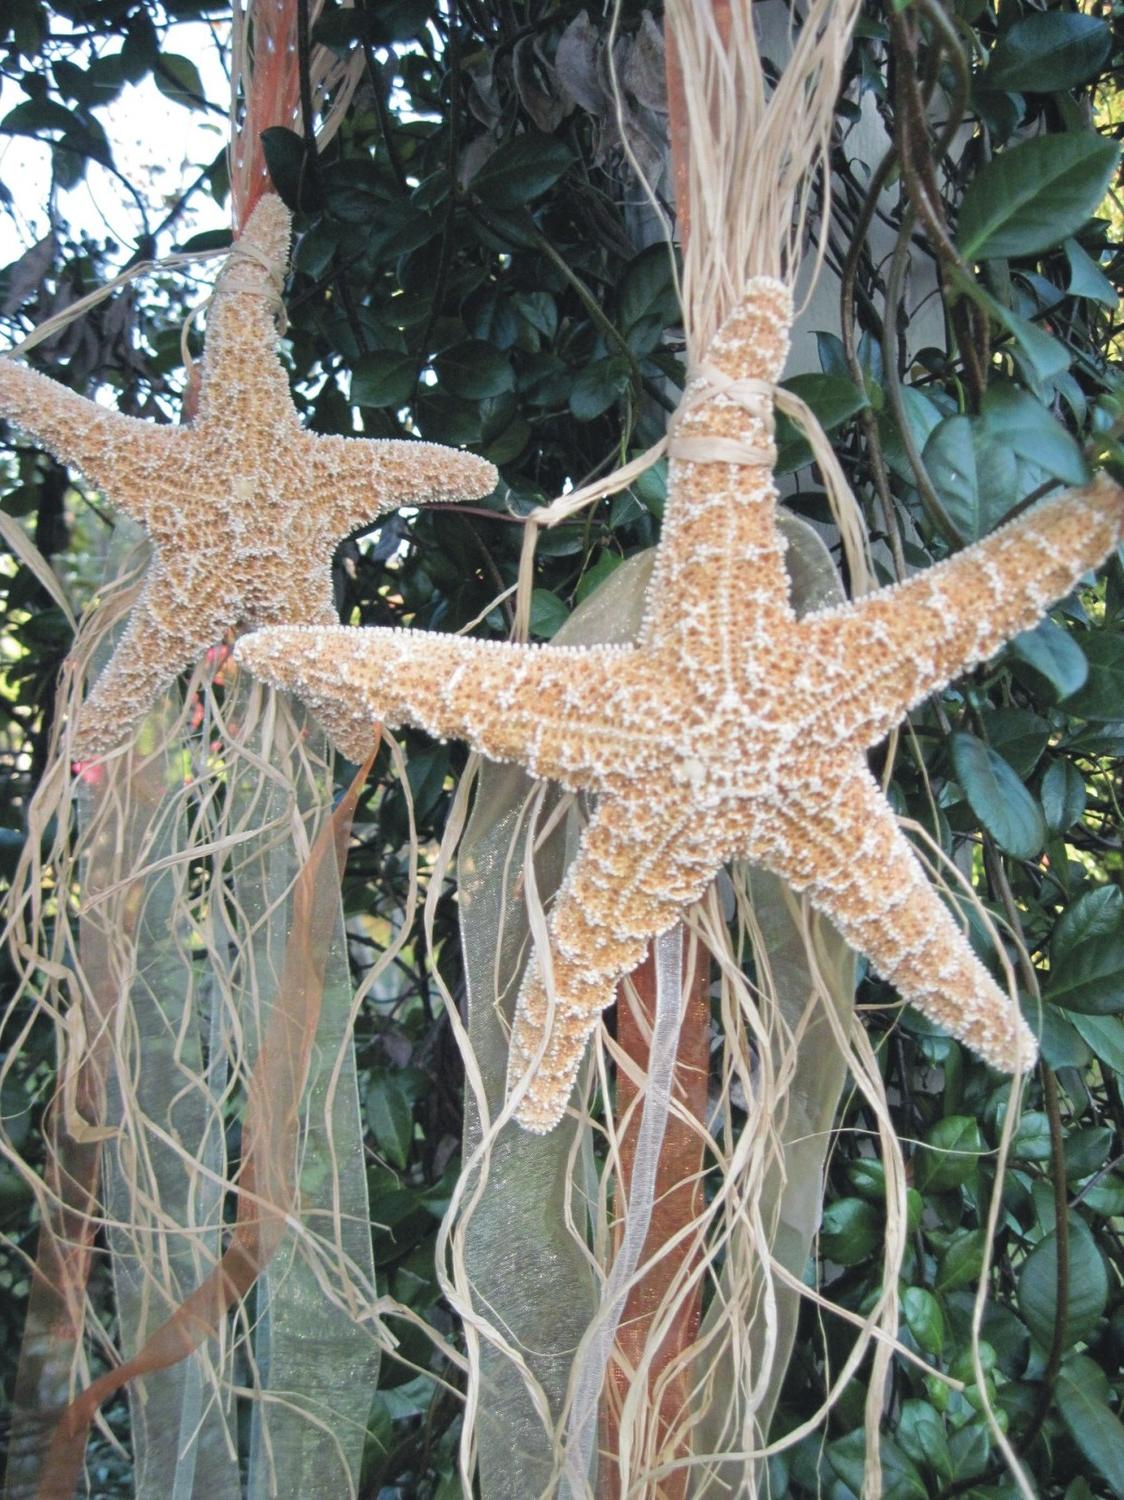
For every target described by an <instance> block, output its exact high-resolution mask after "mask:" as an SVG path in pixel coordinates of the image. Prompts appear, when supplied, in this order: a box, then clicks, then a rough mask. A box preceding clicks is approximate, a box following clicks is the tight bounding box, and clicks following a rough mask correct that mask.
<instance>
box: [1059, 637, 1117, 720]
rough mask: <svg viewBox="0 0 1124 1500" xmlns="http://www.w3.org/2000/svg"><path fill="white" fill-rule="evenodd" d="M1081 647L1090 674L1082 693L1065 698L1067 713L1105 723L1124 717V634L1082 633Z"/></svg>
mask: <svg viewBox="0 0 1124 1500" xmlns="http://www.w3.org/2000/svg"><path fill="white" fill-rule="evenodd" d="M1081 646H1082V649H1083V651H1084V652H1085V657H1086V659H1087V661H1088V663H1089V677H1088V681H1087V682H1086V683H1085V686H1084V687H1083V688H1082V689H1081V690H1080V692H1077V693H1075V694H1074V695H1073V697H1072V698H1069V699H1067V700H1066V705H1065V709H1066V713H1070V714H1076V715H1077V717H1078V718H1079V719H1096V720H1098V721H1100V722H1102V723H1114V722H1115V721H1116V720H1118V719H1121V718H1124V635H1115V634H1114V633H1113V632H1112V631H1109V630H1098V631H1097V632H1096V633H1095V634H1090V635H1083V636H1082V637H1081Z"/></svg>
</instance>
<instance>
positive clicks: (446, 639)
mask: <svg viewBox="0 0 1124 1500" xmlns="http://www.w3.org/2000/svg"><path fill="white" fill-rule="evenodd" d="M624 654H625V653H623V652H621V651H620V649H619V648H614V647H599V648H598V647H593V648H589V649H582V648H577V647H575V648H570V649H567V648H563V647H550V646H523V645H516V644H514V643H511V642H506V641H479V640H472V639H470V638H468V637H467V636H456V635H442V634H439V633H438V632H436V631H433V632H430V631H425V630H358V629H354V628H352V627H349V626H344V625H339V626H335V627H329V628H322V629H321V628H315V627H308V626H293V627H282V628H277V629H271V630H261V631H255V632H254V633H253V634H252V635H248V636H246V637H244V638H243V639H242V640H241V641H240V642H239V643H238V646H237V648H236V651H235V655H236V657H237V659H238V660H239V661H240V662H242V663H243V664H244V665H245V666H247V667H249V669H250V671H252V672H253V673H254V674H255V676H257V677H261V678H263V679H264V680H265V681H266V682H270V683H272V684H273V685H274V686H276V687H281V688H286V689H289V690H290V691H292V692H295V693H296V694H297V696H298V697H300V698H302V699H304V701H305V702H306V703H307V704H308V705H309V707H310V708H311V709H312V710H313V712H314V713H315V714H316V715H317V717H318V718H319V719H320V720H321V722H322V723H323V724H324V726H325V728H326V729H328V731H329V733H330V734H332V737H333V739H334V740H335V742H336V744H337V745H338V746H339V748H340V749H341V750H343V751H344V753H345V754H347V755H348V756H349V757H351V758H352V759H356V758H359V757H360V755H365V754H366V753H367V751H368V750H369V749H370V745H371V739H372V734H373V728H374V725H375V724H377V723H380V722H382V723H386V724H389V725H391V726H392V727H394V726H397V725H400V724H411V725H413V726H414V727H415V728H418V729H424V730H425V731H426V732H427V733H429V734H432V735H434V736H436V737H438V738H446V737H448V738H453V739H463V740H467V741H468V743H469V744H470V745H471V746H472V748H473V749H474V750H479V751H480V752H481V754H483V755H486V756H488V758H489V759H490V760H498V761H517V762H518V763H520V764H521V765H523V766H525V767H526V768H527V770H529V771H530V772H531V773H532V775H536V776H544V777H551V778H552V779H554V780H556V781H560V782H562V784H563V785H565V786H568V787H570V788H572V789H573V788H577V787H583V786H588V785H590V784H591V781H592V778H593V774H594V769H595V763H596V758H597V756H598V753H599V749H600V745H601V742H600V741H599V740H597V739H595V738H594V737H592V736H591V734H590V732H589V731H588V729H587V725H586V719H587V717H588V715H589V714H590V712H591V711H592V707H593V704H594V703H595V702H596V701H599V700H600V699H602V698H603V696H604V692H605V676H606V671H607V670H608V669H609V668H610V667H611V663H612V662H613V660H614V659H615V658H617V657H620V656H622V655H624ZM607 753H617V752H615V751H613V750H612V747H611V744H610V749H609V751H608V752H607Z"/></svg>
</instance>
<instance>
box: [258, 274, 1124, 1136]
mask: <svg viewBox="0 0 1124 1500" xmlns="http://www.w3.org/2000/svg"><path fill="white" fill-rule="evenodd" d="M791 317H792V302H791V297H790V295H789V293H788V291H787V289H786V288H785V287H784V286H783V285H782V284H781V283H780V282H777V281H773V280H771V279H768V278H758V279H756V280H754V281H752V282H751V283H750V285H749V290H748V295H747V297H746V299H745V300H744V301H743V303H742V304H741V305H740V306H739V308H738V309H737V310H736V311H735V313H734V314H733V315H732V316H731V317H730V318H729V319H728V320H727V322H726V324H725V325H724V327H723V328H722V329H721V330H720V331H719V333H718V334H717V336H716V337H715V339H714V341H713V343H712V345H711V348H710V350H709V354H708V357H707V360H706V362H705V364H704V366H703V367H702V369H701V370H700V371H699V372H698V373H697V374H696V375H695V377H694V378H693V380H692V381H691V382H690V383H689V385H688V389H687V392H686V396H685V400H684V405H683V407H682V408H681V410H680V414H679V417H678V419H677V421H676V423H675V428H674V430H673V434H672V439H671V445H670V452H671V455H672V461H671V467H670V474H669V485H668V505H667V512H666V517H665V522H664V531H663V537H662V540H661V542H660V548H659V554H658V560H657V563H656V569H655V572H654V575H653V579H652V584H651V587H650V592H649V596H648V599H647V601H646V615H645V620H644V624H643V627H642V630H641V634H640V638H639V641H638V643H637V645H636V646H635V647H591V648H571V649H565V648H559V647H551V646H523V645H515V644H507V643H502V642H495V643H494V642H487V641H473V640H464V639H459V638H453V637H448V636H441V635H435V634H428V633H425V632H420V631H386V630H347V629H342V628H336V629H311V630H309V629H306V630H300V629H297V630H293V629H289V630H268V631H264V632H262V633H260V634H254V635H251V636H249V637H247V638H246V639H245V640H244V641H243V642H242V643H241V644H240V646H239V648H238V652H237V654H238V656H239V657H240V658H241V659H242V660H243V661H244V662H245V663H246V664H247V665H248V666H249V667H250V668H251V669H252V670H253V671H254V672H256V673H258V674H259V675H260V676H263V677H265V678H266V679H267V680H268V681H271V682H274V683H277V684H281V685H283V686H285V687H289V688H292V689H294V690H295V691H296V692H297V693H299V694H300V695H301V696H302V697H304V698H305V699H307V701H308V703H309V704H310V705H311V706H312V707H313V708H314V709H316V710H318V711H323V710H330V711H331V712H332V714H333V715H334V716H335V718H336V722H337V723H338V724H341V725H342V724H343V723H344V721H345V718H346V716H347V715H350V716H351V727H350V729H349V730H348V738H349V748H350V749H351V751H352V753H353V754H354V753H356V752H357V750H358V748H359V747H361V746H362V745H366V744H368V743H369V740H370V721H372V720H376V719H383V720H386V721H389V722H390V723H400V722H403V721H406V722H409V723H411V724H417V725H420V726H421V727H422V728H424V729H426V730H428V731H429V732H430V733H431V734H434V735H450V736H455V737H457V738H461V739H466V740H467V741H468V742H469V743H470V744H471V745H472V746H473V747H474V748H475V749H477V750H479V751H480V752H481V753H482V754H484V755H486V756H489V757H490V758H492V759H494V760H500V761H516V762H519V763H520V764H522V765H523V766H525V767H526V768H527V769H528V770H529V771H530V772H531V773H532V774H533V775H535V776H539V777H546V778H549V779H551V780H553V781H558V782H560V783H561V784H562V785H563V786H565V787H568V788H570V789H571V790H577V789H582V790H587V791H592V792H595V793H596V794H597V804H596V810H595V812H594V815H593V818H592V820H591V822H590V824H589V826H588V827H587V829H586V830H585V834H584V836H583V839H582V843H581V847H580V849H579V852H578V855H577V857H576V859H575V860H574V862H573V864H572V866H571V868H570V871H569V873H568V875H567V877H566V880H565V882H564V884H563V886H562V889H561V890H560V892H559V894H558V897H557V900H556V901H555V904H554V907H553V910H552V912H551V916H550V924H549V930H550V938H551V947H550V955H549V961H550V968H551V971H552V976H551V978H552V983H551V984H550V985H549V986H548V985H547V984H544V980H543V975H542V969H541V967H540V965H541V962H542V959H543V957H544V955H538V956H537V957H535V958H533V959H532V960H531V962H530V963H529V965H528V968H527V972H526V974H525V976H524V980H523V985H522V989H521V992H520V996H519V1003H518V1006H517V1012H516V1021H515V1028H514V1034H513V1038H512V1053H511V1064H510V1071H509V1085H511V1086H514V1084H515V1083H516V1082H517V1081H518V1080H519V1079H520V1077H521V1076H522V1075H523V1074H524V1073H525V1072H526V1071H527V1069H528V1068H529V1067H530V1066H531V1065H532V1063H533V1061H534V1059H535V1057H536V1056H537V1055H538V1054H539V1053H540V1052H541V1054H542V1055H541V1059H540V1061H539V1063H538V1066H537V1068H536V1069H535V1071H534V1075H533V1077H532V1079H531V1081H530V1083H529V1087H528V1089H527V1092H526V1094H525V1095H524V1097H523V1099H522V1100H521V1102H520V1105H519V1109H518V1118H519V1119H520V1120H521V1121H522V1123H523V1124H524V1125H526V1126H527V1127H529V1128H530V1129H532V1130H538V1131H545V1130H549V1129H551V1128H552V1127H553V1125H554V1124H555V1123H556V1122H557V1121H558V1119H559V1118H560V1117H561V1115H562V1113H563V1111H564V1109H565V1106H566V1101H567V1098H568V1096H569V1093H570V1089H571V1086H572V1084H573V1082H574V1078H575V1076H576V1073H577V1069H578V1065H579V1063H580V1061H581V1057H582V1055H583V1052H584V1048H585V1044H586V1041H587V1039H588V1037H589V1035H590V1033H591V1032H592V1031H593V1029H594V1028H595V1027H596V1025H597V1022H598V1017H599V1015H600V1012H601V1010H602V1009H603V1008H604V1007H605V1006H607V1005H609V1004H610V1003H611V1001H612V999H613V994H614V987H615V985H616V983H617V981H618V980H619V979H620V978H621V977H622V976H623V975H625V974H627V973H629V972H630V971H631V970H632V969H633V968H634V967H635V966H636V964H637V963H638V962H639V961H640V959H641V958H642V957H643V955H644V952H645V949H646V947H647V945H648V943H649V941H650V939H651V938H652V937H654V936H655V935H656V934H658V933H660V932H663V931H665V930H666V929H667V928H669V927H670V926H671V925H672V923H674V922H675V921H676V919H677V918H678V917H679V916H680V915H681V913H682V911H683V909H684V908H685V907H686V906H688V905H689V904H690V903H691V902H693V901H696V900H697V899H698V898H699V897H700V896H701V895H702V894H703V892H704V890H705V889H706V886H707V884H708V882H709V881H710V880H711V879H712V878H713V876H714V875H715V873H716V871H717V870H718V869H719V867H720V866H721V865H722V864H723V863H725V862H726V861H727V860H729V859H731V858H734V857H744V858H748V859H751V860H754V861H756V862H757V863H759V864H761V865H764V866H765V867H766V868H767V869H770V870H772V871H774V872H775V873H776V874H778V875H780V876H782V877H783V878H784V879H785V880H787V881H788V882H789V884H790V885H792V886H793V887H794V888H795V889H796V890H798V891H803V892H805V893H806V895H807V896H808V898H809V900H810V901H811V902H812V903H813V905H814V906H816V907H818V908H819V909H820V910H821V911H823V912H825V913H826V914H827V915H828V916H829V917H830V918H831V920H832V921H833V922H835V924H836V925H837V926H838V928H839V929H840V930H841V932H842V933H843V935H844V936H845V937H846V938H847V940H848V941H849V942H850V943H852V945H853V946H854V947H856V948H858V949H860V950H861V951H863V952H865V953H866V954H867V955H868V956H869V957H870V959H871V961H872V963H873V964H874V966H875V968H876V969H878V971H879V972H880V973H881V974H882V975H883V977H884V978H885V979H887V980H889V981H891V982H892V983H893V984H894V985H896V986H897V988H898V990H899V992H900V993H901V995H902V996H903V997H904V998H905V999H907V1000H909V1001H911V1002H912V1003H913V1004H915V1005H916V1006H918V1007H919V1008H920V1009H921V1010H922V1011H923V1012H924V1013H925V1014H926V1015H927V1016H929V1017H930V1018H931V1019H933V1020H934V1021H937V1022H938V1023H940V1024H941V1025H943V1026H945V1027H947V1028H948V1030H949V1031H951V1032H952V1033H953V1034H954V1035H956V1036H958V1037H961V1038H963V1040H964V1041H966V1042H967V1043H968V1044H969V1045H970V1046H972V1047H973V1048H974V1049H975V1050H976V1051H977V1052H979V1053H980V1054H981V1056H983V1057H985V1058H986V1059H987V1060H988V1061H989V1062H991V1063H994V1064H995V1065H996V1066H998V1067H1000V1068H1003V1069H1007V1070H1017V1069H1019V1068H1025V1067H1027V1066H1029V1064H1030V1063H1031V1062H1032V1061H1033V1059H1034V1055H1035V1043H1034V1039H1033V1037H1032V1035H1031V1033H1030V1032H1029V1030H1028V1029H1027V1027H1026V1025H1025V1023H1024V1022H1023V1020H1022V1018H1021V1017H1020V1016H1019V1014H1018V1012H1017V1011H1016V1010H1014V1009H1013V1008H1012V1007H1011V1005H1010V1002H1009V1000H1008V998H1007V996H1006V995H1005V994H1004V993H1003V992H1002V991H1001V990H1000V989H999V988H998V986H997V985H996V984H995V982H994V981H993V980H992V979H991V977H990V976H989V975H988V973H987V971H986V970H985V969H984V967H983V966H982V964H981V963H980V962H979V960H978V959H977V958H976V957H975V956H974V955H973V953H972V951H971V949H970V947H969V946H968V943H967V942H966V940H965V938H964V936H963V934H962V932H961V931H960V929H959V928H958V926H957V924H956V922H955V921H954V919H953V917H952V914H951V913H950V912H949V910H948V909H947V907H946V906H945V905H944V904H943V903H942V901H941V900H940V898H939V896H938V895H937V893H936V891H935V890H934V889H933V887H932V886H931V885H930V883H929V881H928V879H927V877H926V875H925V872H924V870H923V868H922V866H921V864H920V863H919V861H918V859H917V857H916V855H915V854H914V853H913V851H912V850H911V848H910V846H909V844H908V843H907V842H906V839H905V838H904V836H903V834H902V833H901V831H900V830H899V828H898V826H897V823H896V821H895V819H894V815H893V813H892V811H891V809H890V806H889V804H888V803H887V802H886V800H885V798H884V797H883V796H882V794H881V792H880V790H879V788H878V786H877V785H876V783H875V782H874V780H873V778H872V777H871V775H870V772H869V770H868V769H867V764H866V752H867V750H868V749H869V748H870V747H871V746H873V745H875V744H877V743H878V741H879V740H881V739H882V738H883V737H884V736H885V735H886V734H887V733H888V732H889V730H890V729H891V728H892V727H893V726H894V725H895V724H896V723H898V722H899V721H900V720H901V718H902V717H903V716H904V715H905V713H906V712H907V711H908V710H909V709H910V708H911V707H912V706H914V705H915V704H917V703H918V702H920V701H921V700H922V699H923V698H924V697H925V696H926V695H928V694H929V693H932V692H934V691H936V690H938V689H940V688H942V687H943V686H944V685H945V684H946V683H948V682H949V681H950V680H951V679H952V678H953V677H955V676H957V675H958V674H959V673H961V672H963V671H964V670H965V669H966V668H967V667H969V666H971V665H973V664H974V663H976V662H979V661H982V660H984V659H985V658H987V657H988V656H990V655H991V654H992V653H993V652H994V651H995V650H997V649H998V647H999V646H1000V645H1001V644H1002V643H1003V642H1004V641H1005V640H1006V639H1007V638H1008V637H1009V636H1010V635H1012V634H1014V633H1015V632H1017V631H1019V630H1022V629H1024V628H1025V627H1027V626H1028V625H1030V624H1032V623H1033V622H1034V621H1035V620H1036V619H1037V618H1038V617H1039V615H1041V614H1042V612H1043V611H1044V610H1045V609H1046V608H1047V606H1048V605H1049V604H1050V603H1051V602H1052V601H1053V600H1054V599H1056V598H1058V597H1059V596H1060V595H1061V594H1063V593H1065V592H1066V591H1067V590H1068V589H1069V588H1070V587H1071V586H1072V584H1073V583H1074V581H1075V580H1076V579H1077V578H1078V577H1080V575H1081V574H1082V573H1083V572H1084V571H1085V570H1086V569H1087V568H1089V567H1091V566H1093V565H1095V564H1096V563H1097V562H1099V561H1100V560H1101V559H1102V558H1103V557H1104V556H1105V554H1106V553H1107V552H1108V551H1109V550H1110V548H1111V547H1112V546H1113V544H1114V543H1115V542H1116V541H1117V539H1118V538H1119V537H1120V535H1121V532H1122V530H1124V491H1122V490H1121V489H1120V488H1119V487H1118V486H1116V485H1114V484H1112V483H1111V482H1110V481H1108V480H1107V479H1103V478H1102V479H1099V480H1098V481H1096V482H1095V483H1093V484H1091V485H1089V486H1088V487H1087V488H1085V489H1081V490H1077V491H1072V492H1070V493H1068V494H1066V495H1063V496H1062V497H1060V498H1059V499H1056V500H1053V501H1051V502H1049V503H1047V504H1042V505H1039V506H1037V507H1036V508H1035V509H1033V510H1031V511H1028V512H1027V513H1026V514H1025V515H1023V516H1021V517H1020V518H1019V519H1018V520H1016V521H1014V522H1012V523H1010V524H1009V525H1006V526H1004V527H1002V528H1001V529H1000V530H998V531H996V532H995V533H994V534H993V535H991V536H989V537H988V538H987V539H986V540H985V541H983V542H980V543H978V544H977V545H975V546H973V547H969V548H967V549H966V550H965V551H963V552H960V553H958V554H957V555H956V556H955V557H953V558H950V559H949V560H947V561H946V562H943V563H939V564H938V565H936V566H935V567H932V568H929V569H928V570H926V571H925V572H923V573H920V574H919V575H917V576H916V577H914V578H911V579H910V580H909V581H908V582H906V583H904V584H900V585H898V586H896V587H893V588H887V589H883V590H881V591H880V592H878V593H875V594H872V595H868V596H866V597H865V598H863V599H860V600H858V601H856V602H854V603H851V604H847V605H844V606H840V607H837V608H833V609H828V610H824V611H822V612H819V613H816V614H811V615H807V616H805V617H804V618H803V619H801V620H799V621H798V620H797V619H796V618H795V616H794V613H793V610H792V607H791V605H790V603H789V594H788V582H787V577H786V574H785V568H784V542H783V539H782V538H781V536H780V534H779V532H778V530H777V527H776V524H775V504H776V488H775V485H774V482H773V478H772V473H771V465H772V457H773V452H772V431H771V428H772V396H771V390H772V385H771V383H772V382H775V381H776V380H777V379H778V378H779V376H780V373H781V370H782V368H783V365H784V360H785V356H786V353H787V349H788V333H789V326H790V323H791ZM549 990H552V992H553V1005H552V1004H551V1000H550V999H549V998H548V991H549Z"/></svg>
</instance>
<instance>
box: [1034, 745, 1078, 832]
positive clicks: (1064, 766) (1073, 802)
mask: <svg viewBox="0 0 1124 1500" xmlns="http://www.w3.org/2000/svg"><path fill="white" fill-rule="evenodd" d="M1039 799H1040V801H1041V803H1042V811H1043V813H1044V814H1045V817H1046V826H1047V827H1048V828H1049V830H1050V832H1051V833H1065V831H1066V829H1067V828H1072V827H1073V825H1074V823H1076V822H1077V821H1078V820H1079V819H1080V818H1081V816H1082V815H1083V814H1084V812H1085V801H1086V792H1085V778H1084V776H1082V774H1081V772H1080V771H1079V770H1078V769H1077V767H1076V766H1075V765H1074V764H1073V762H1072V761H1069V760H1060V759H1059V760H1053V761H1051V762H1050V764H1049V765H1048V766H1047V767H1046V773H1045V775H1044V776H1043V777H1042V786H1041V789H1040V791H1039Z"/></svg>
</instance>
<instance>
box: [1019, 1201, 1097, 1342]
mask: <svg viewBox="0 0 1124 1500" xmlns="http://www.w3.org/2000/svg"><path fill="white" fill-rule="evenodd" d="M1017 1296H1018V1304H1019V1312H1020V1313H1021V1314H1022V1316H1023V1320H1024V1322H1025V1323H1026V1325H1027V1327H1028V1328H1029V1329H1030V1331H1031V1333H1032V1334H1033V1335H1034V1337H1035V1338H1036V1339H1037V1340H1038V1342H1039V1344H1041V1346H1042V1348H1043V1349H1048V1348H1049V1347H1050V1345H1051V1342H1052V1340H1053V1337H1054V1322H1055V1313H1056V1309H1057V1305H1058V1235H1057V1230H1051V1231H1050V1233H1049V1234H1048V1235H1046V1236H1045V1237H1044V1238H1043V1239H1041V1240H1039V1241H1038V1244H1037V1245H1035V1247H1034V1249H1033V1250H1032V1251H1031V1252H1030V1254H1029V1255H1028V1256H1027V1258H1026V1261H1025V1263H1024V1265H1023V1268H1022V1270H1021V1271H1020V1272H1019V1280H1018V1290H1017ZM1107 1303H1108V1272H1107V1271H1106V1269H1105V1264H1104V1260H1103V1259H1102V1257H1101V1253H1100V1251H1099V1250H1098V1249H1097V1245H1096V1241H1095V1240H1094V1239H1093V1236H1092V1234H1091V1233H1090V1232H1089V1229H1088V1226H1087V1225H1086V1224H1085V1221H1084V1219H1079V1218H1078V1217H1077V1215H1076V1214H1070V1216H1069V1277H1068V1301H1067V1304H1066V1323H1065V1347H1066V1348H1067V1349H1072V1348H1073V1346H1074V1345H1075V1344H1077V1343H1080V1342H1081V1340H1082V1339H1086V1338H1088V1337H1089V1335H1090V1334H1091V1333H1092V1332H1093V1330H1094V1329H1095V1328H1096V1326H1097V1324H1098V1323H1099V1322H1100V1319H1101V1315H1102V1313H1103V1312H1104V1310H1105V1307H1106V1305H1107Z"/></svg>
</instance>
